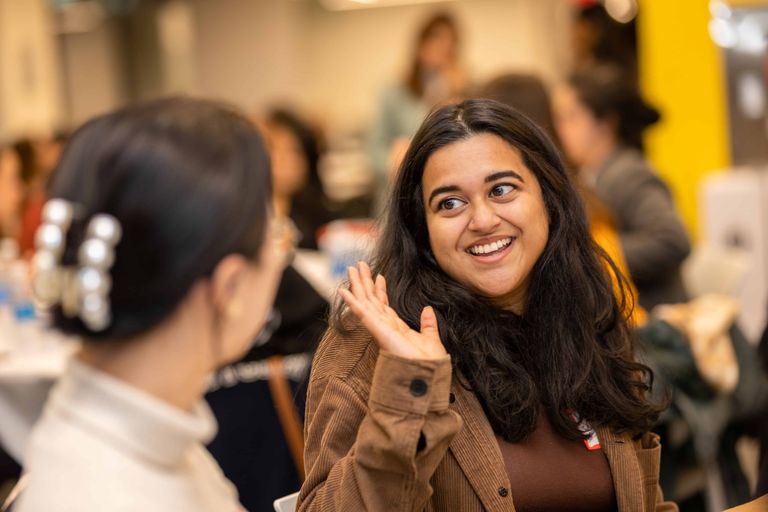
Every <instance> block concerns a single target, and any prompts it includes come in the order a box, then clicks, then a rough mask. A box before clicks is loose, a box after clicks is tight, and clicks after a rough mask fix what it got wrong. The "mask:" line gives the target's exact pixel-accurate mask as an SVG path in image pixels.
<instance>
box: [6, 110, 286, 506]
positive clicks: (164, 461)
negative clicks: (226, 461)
mask: <svg viewBox="0 0 768 512" xmlns="http://www.w3.org/2000/svg"><path fill="white" fill-rule="evenodd" d="M49 195H50V197H52V198H55V200H51V201H49V202H48V203H47V204H46V208H45V210H44V215H43V219H44V224H43V226H42V227H41V231H40V232H39V233H40V236H39V237H38V250H37V253H36V255H35V260H34V262H35V263H34V267H35V274H34V278H33V287H34V289H35V291H36V294H37V296H38V299H40V300H41V301H44V302H46V303H48V304H49V305H50V306H51V308H52V310H51V314H52V318H53V323H54V326H55V327H56V328H57V329H59V330H61V331H63V332H65V333H67V334H70V335H76V336H79V337H81V338H82V339H83V344H82V348H81V349H80V351H79V352H78V353H77V354H76V355H75V356H74V358H73V359H72V360H71V361H70V363H69V366H68V368H67V369H66V370H65V372H64V374H63V376H62V377H61V378H60V380H59V381H58V383H57V384H56V385H55V387H54V389H53V390H52V392H51V395H50V397H49V399H48V402H47V404H46V407H45V410H44V412H43V415H42V417H41V419H40V421H39V422H38V424H37V425H36V426H35V428H34V431H33V432H32V434H31V437H30V441H29V444H28V446H27V449H26V453H25V471H26V472H27V476H28V480H27V485H26V487H25V488H24V489H23V490H22V492H21V496H20V498H19V502H18V503H17V505H16V508H15V509H14V510H15V511H16V512H43V511H45V512H49V511H51V510H56V511H61V512H75V511H78V512H88V511H103V510H110V511H125V512H128V511H136V510H142V511H152V510H156V511H168V510H184V511H217V512H219V511H238V510H242V508H241V505H240V504H239V503H238V499H237V493H236V491H235V488H234V487H233V486H232V484H231V483H229V482H228V481H227V480H226V479H225V478H224V477H223V475H222V472H221V470H220V469H219V467H218V466H217V464H216V463H215V462H214V460H213V459H212V458H211V457H210V455H208V452H207V451H206V450H205V449H204V447H203V444H202V443H205V442H207V441H209V440H210V439H211V438H212V437H213V435H214V434H215V431H216V422H215V420H214V417H213V415H212V414H211V412H210V409H209V408H208V407H207V406H206V405H205V402H203V401H202V400H201V399H202V396H203V393H204V391H205V389H206V386H207V384H208V381H209V376H210V373H211V372H212V371H213V370H214V369H216V368H218V367H220V366H222V365H223V364H226V363H228V362H231V361H233V360H236V359H238V358H240V357H242V355H243V354H244V353H245V352H246V351H247V350H248V348H249V347H250V344H251V342H252V340H253V339H254V336H255V333H256V332H258V331H259V330H260V329H261V328H262V327H263V326H264V324H265V322H266V320H267V316H268V313H269V311H270V307H271V304H272V301H273V298H274V294H275V290H276V289H277V284H278V280H279V277H280V273H281V272H282V269H283V266H284V263H285V261H286V259H287V257H288V255H289V253H290V249H291V248H290V246H289V244H288V243H287V242H286V240H287V238H286V237H285V234H284V233H283V232H282V231H281V230H280V229H277V228H276V227H275V226H274V224H273V218H274V217H273V213H272V208H271V200H272V191H271V178H270V172H269V160H268V156H267V152H266V149H265V147H264V145H263V143H262V140H261V137H260V136H259V134H258V133H257V131H256V129H255V128H254V127H253V125H252V124H251V123H250V121H249V120H247V119H246V118H245V117H243V116H241V115H239V114H236V113H235V112H233V111H231V110H229V109H228V108H226V107H223V106H221V105H219V104H217V103H213V102H208V101H202V100H192V99H163V100H156V101H153V102H148V103H144V104H138V105H135V106H131V107H128V108H124V109H121V110H118V111H115V112H113V113H110V114H106V115H103V116H100V117H97V118H95V119H94V120H92V121H90V122H88V123H86V124H85V125H84V126H83V127H81V128H80V129H79V130H78V131H77V132H76V133H75V134H74V136H73V138H72V140H71V141H70V143H69V144H68V145H67V147H66V148H65V151H64V154H63V157H62V159H61V161H60V162H59V164H58V166H57V168H56V171H55V172H54V175H53V176H52V180H51V185H50V188H49ZM254 421H258V418H254Z"/></svg>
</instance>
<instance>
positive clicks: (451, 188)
mask: <svg viewBox="0 0 768 512" xmlns="http://www.w3.org/2000/svg"><path fill="white" fill-rule="evenodd" d="M502 178H514V179H516V180H519V181H521V182H522V183H525V180H524V179H523V177H522V176H520V175H519V174H518V173H516V172H515V171H512V170H507V171H497V172H494V173H492V174H489V175H488V176H486V177H485V179H483V182H485V183H490V182H492V181H496V180H500V179H502ZM459 190H461V189H460V188H459V187H457V186H456V185H443V186H442V187H437V188H436V189H434V190H433V191H432V192H431V193H430V194H429V199H428V200H427V204H432V200H433V199H434V198H435V196H438V195H440V194H445V193H446V192H458V191H459Z"/></svg>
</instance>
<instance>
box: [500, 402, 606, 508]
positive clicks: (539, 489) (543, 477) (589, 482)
mask: <svg viewBox="0 0 768 512" xmlns="http://www.w3.org/2000/svg"><path fill="white" fill-rule="evenodd" d="M496 441H497V442H498V443H499V448H500V449H501V456H502V458H503V459H504V465H505V466H506V467H507V474H508V475H509V481H510V483H511V491H512V496H514V503H515V510H517V511H518V512H554V511H560V510H569V511H572V512H614V511H615V510H616V496H615V494H614V491H613V481H612V480H611V468H610V467H609V466H608V459H606V458H605V454H604V453H603V451H602V450H601V449H600V448H597V447H596V448H595V449H593V450H588V449H587V446H586V444H585V443H584V441H583V440H576V441H572V440H570V439H565V438H564V437H562V436H560V435H559V434H558V433H557V432H555V430H554V429H553V427H552V424H551V423H550V421H549V418H548V417H547V415H546V413H545V412H544V410H543V408H542V409H541V411H540V412H539V418H538V420H537V422H536V429H535V430H534V431H533V433H532V434H531V435H530V436H528V438H527V439H525V440H524V441H521V442H518V443H509V442H507V441H505V440H504V439H502V438H501V437H499V436H496Z"/></svg>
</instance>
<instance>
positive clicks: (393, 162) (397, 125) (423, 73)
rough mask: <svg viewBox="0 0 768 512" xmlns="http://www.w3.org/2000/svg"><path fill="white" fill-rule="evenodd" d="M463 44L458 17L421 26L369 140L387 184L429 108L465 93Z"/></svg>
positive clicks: (447, 16) (381, 177) (441, 18)
mask: <svg viewBox="0 0 768 512" xmlns="http://www.w3.org/2000/svg"><path fill="white" fill-rule="evenodd" d="M459 44H460V36H459V28H458V25H457V23H456V21H455V20H454V18H453V17H452V16H451V15H450V14H447V13H438V14H435V15H434V16H432V17H431V18H429V19H428V20H427V21H426V23H424V25H423V26H422V27H421V29H420V30H419V34H418V36H417V38H416V45H415V48H414V52H413V55H412V57H411V64H410V67H409V69H408V73H407V75H406V76H405V79H404V80H403V81H402V82H400V83H397V84H395V85H393V86H391V87H389V88H387V89H386V90H385V91H384V93H383V95H382V98H381V101H380V104H379V109H378V113H377V115H376V118H375V120H374V123H373V126H372V128H371V133H370V140H369V152H370V155H371V165H372V166H373V170H374V172H375V173H376V176H377V177H378V178H379V180H380V181H381V182H382V183H385V182H386V180H388V176H389V175H390V174H391V173H392V172H393V171H394V170H395V169H396V168H397V165H398V164H399V160H400V159H401V158H402V156H403V154H404V153H405V149H406V148H407V147H408V141H409V140H410V138H411V137H412V136H413V135H414V134H415V133H416V130H417V129H418V128H419V126H420V125H421V122H422V121H423V119H424V117H425V116H426V115H427V113H428V112H429V110H430V109H431V108H432V107H433V106H434V105H436V104H439V103H443V102H447V101H451V100H456V99H458V98H459V97H461V96H462V95H463V93H464V91H465V89H466V87H467V76H466V73H465V72H464V70H463V68H462V66H461V63H460V61H459Z"/></svg>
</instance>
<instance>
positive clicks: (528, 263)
mask: <svg viewBox="0 0 768 512" xmlns="http://www.w3.org/2000/svg"><path fill="white" fill-rule="evenodd" d="M422 189H423V200H424V204H425V210H426V219H427V228H428V230H429V243H430V246H431V248H432V252H433V254H434V256H435V259H436V260H437V263H438V265H440V268H442V269H443V271H445V273H446V274H448V275H449V276H450V277H452V278H453V279H454V280H456V281H457V282H458V283H460V284H462V285H464V286H466V287H467V288H468V289H470V290H472V291H474V292H476V293H478V294H480V295H482V296H485V297H488V298H490V299H492V300H493V301H494V302H496V303H497V304H498V305H500V306H501V307H504V308H506V309H509V310H511V311H515V312H516V313H522V311H523V310H524V309H525V304H526V299H527V296H528V294H527V291H528V282H529V280H530V275H531V270H532V269H533V266H534V265H535V264H536V262H537V261H538V259H539V257H540V256H541V253H542V252H543V251H544V247H545V246H546V245H547V240H548V238H549V218H548V214H547V209H546V206H545V204H544V198H543V196H542V192H541V187H540V186H539V182H538V180H537V179H536V176H535V175H534V174H533V172H532V171H531V170H530V169H528V168H527V167H526V166H525V164H524V163H523V160H522V158H521V156H520V153H519V152H518V151H517V149H515V148H514V147H512V146H511V145H510V144H508V143H507V142H506V141H504V140H503V139H501V138H500V137H498V136H496V135H493V134H487V133H486V134H480V135H473V136H471V137H469V138H467V139H464V140H460V141H458V142H454V143H452V144H449V145H447V146H445V147H443V148H441V149H439V150H437V151H435V152H434V153H433V154H432V156H430V157H429V160H427V164H426V166H425V167H424V175H423V177H422Z"/></svg>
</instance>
